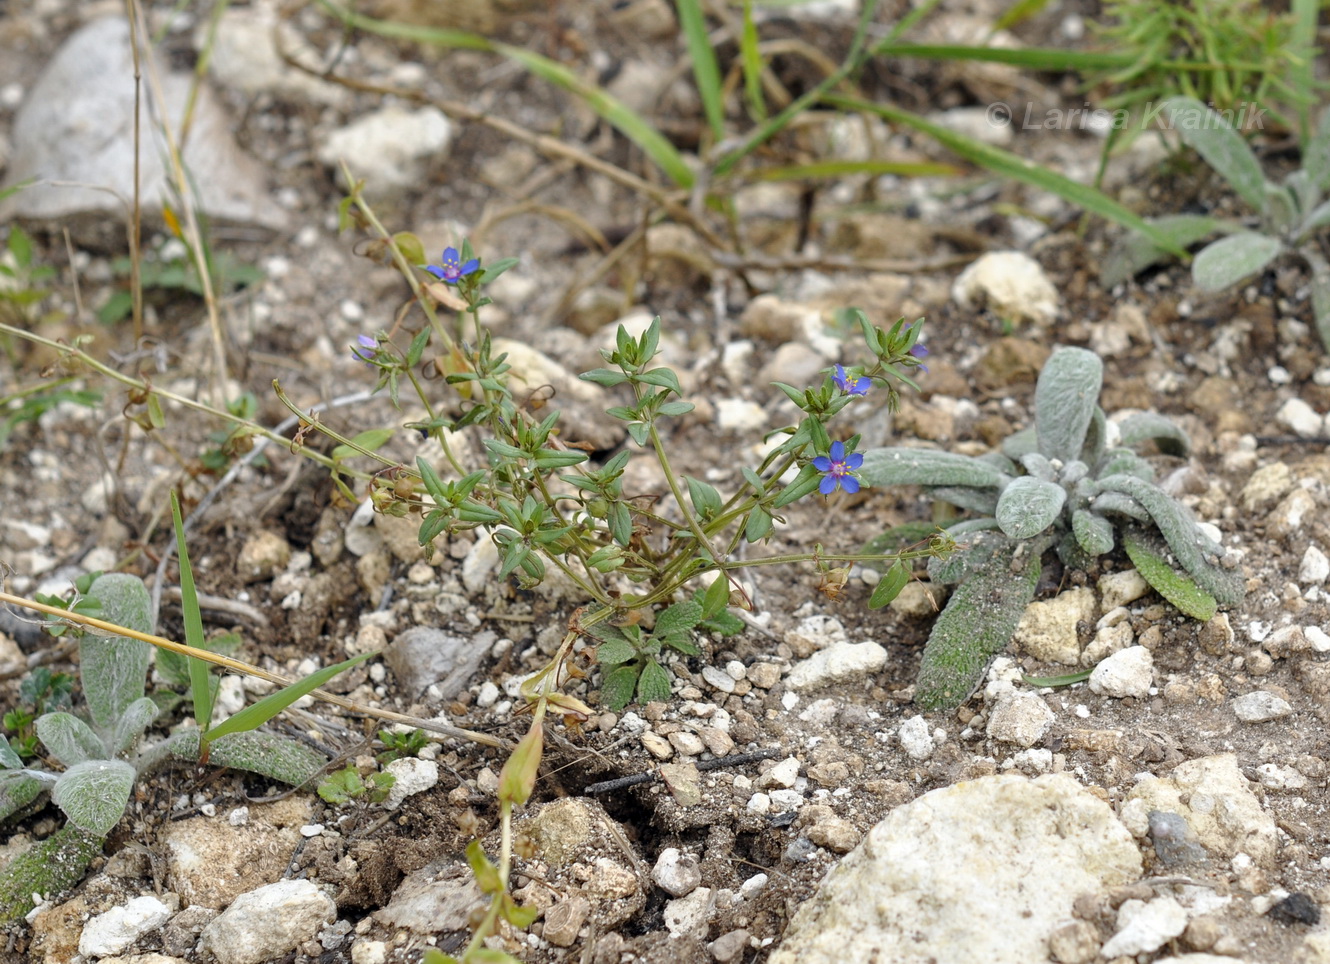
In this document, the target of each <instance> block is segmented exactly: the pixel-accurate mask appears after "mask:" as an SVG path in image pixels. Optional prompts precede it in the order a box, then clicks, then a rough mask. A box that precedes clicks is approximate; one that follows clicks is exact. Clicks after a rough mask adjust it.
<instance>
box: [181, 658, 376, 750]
mask: <svg viewBox="0 0 1330 964" xmlns="http://www.w3.org/2000/svg"><path fill="white" fill-rule="evenodd" d="M378 655H379V654H378V652H377V651H375V652H370V653H361V654H360V655H359V656H353V657H351V659H348V660H343V661H342V662H340V663H334V664H333V665H332V666H325V667H324V668H323V669H321V670H318V671H316V672H313V673H310V674H309V675H308V676H306V677H305V678H304V679H302V680H298V681H297V682H295V683H292V684H291V685H290V686H284V687H282V688H281V689H279V690H278V691H277V692H275V693H270V694H268V695H267V696H265V697H264V698H263V699H261V700H259V701H258V702H257V703H254V704H252V705H250V706H247V707H245V708H244V709H243V710H241V711H240V712H239V713H236V714H235V715H234V716H232V717H230V718H229V719H227V720H225V721H223V722H222V723H220V724H218V725H217V726H215V727H213V728H212V729H211V730H208V731H207V733H206V734H205V739H206V740H207V741H208V742H209V743H212V742H213V741H215V740H218V739H220V738H221V737H223V736H226V735H227V734H229V733H242V732H245V731H247V730H254V729H257V728H258V727H260V726H262V725H263V724H264V723H267V722H268V721H269V720H271V719H272V718H273V717H274V716H276V715H277V714H278V713H280V712H282V710H284V709H286V708H287V707H288V706H290V705H291V704H292V703H294V702H295V701H296V700H298V699H300V698H301V697H302V696H305V695H306V694H307V693H309V691H310V690H314V689H318V688H319V687H320V686H322V685H323V684H324V683H326V682H328V680H330V679H332V678H333V677H334V676H336V675H338V674H339V673H344V672H346V671H347V670H348V669H350V668H351V667H353V666H357V665H359V664H360V663H363V662H365V660H367V659H373V658H374V657H375V656H378Z"/></svg>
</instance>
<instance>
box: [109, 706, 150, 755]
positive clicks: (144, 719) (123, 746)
mask: <svg viewBox="0 0 1330 964" xmlns="http://www.w3.org/2000/svg"><path fill="white" fill-rule="evenodd" d="M158 712H159V710H158V707H157V704H156V703H154V702H153V701H152V700H151V699H149V698H148V697H146V696H145V697H143V699H141V700H135V701H134V702H133V703H130V704H129V706H127V707H125V712H124V715H122V716H121V717H120V719H119V720H117V721H116V724H115V735H114V736H112V738H111V752H112V753H124V752H126V751H128V750H129V749H130V748H131V747H133V746H134V744H135V743H137V742H138V741H139V738H140V737H141V736H143V731H144V730H146V729H147V728H148V724H150V723H151V722H152V721H153V720H155V719H157V714H158Z"/></svg>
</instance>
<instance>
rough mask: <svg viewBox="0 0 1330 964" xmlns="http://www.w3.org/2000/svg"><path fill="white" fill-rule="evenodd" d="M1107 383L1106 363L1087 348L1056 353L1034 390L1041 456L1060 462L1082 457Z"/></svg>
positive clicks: (1063, 349)
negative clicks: (1091, 424)
mask: <svg viewBox="0 0 1330 964" xmlns="http://www.w3.org/2000/svg"><path fill="white" fill-rule="evenodd" d="M1103 383H1104V363H1103V362H1101V361H1100V360H1099V356H1098V355H1096V354H1095V353H1094V352H1092V351H1086V350H1085V349H1084V348H1058V349H1056V350H1054V352H1053V354H1052V355H1050V356H1049V358H1048V361H1047V362H1045V363H1044V370H1043V371H1041V372H1040V373H1039V381H1037V382H1036V383H1035V387H1034V422H1035V431H1036V432H1037V433H1038V436H1039V452H1040V454H1042V455H1044V456H1045V457H1047V458H1050V459H1057V460H1058V461H1060V462H1070V461H1071V460H1072V459H1074V458H1078V457H1079V456H1080V454H1081V448H1082V447H1083V446H1084V445H1085V437H1086V432H1087V430H1088V429H1089V427H1090V421H1091V420H1092V419H1093V418H1094V412H1095V409H1096V408H1097V407H1098V403H1099V389H1100V388H1101V387H1102V386H1103Z"/></svg>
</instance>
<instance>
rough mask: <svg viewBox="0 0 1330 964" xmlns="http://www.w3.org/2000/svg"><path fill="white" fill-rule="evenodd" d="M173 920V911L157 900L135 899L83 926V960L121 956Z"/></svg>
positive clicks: (81, 943)
mask: <svg viewBox="0 0 1330 964" xmlns="http://www.w3.org/2000/svg"><path fill="white" fill-rule="evenodd" d="M170 919H171V908H169V907H167V906H166V905H165V904H163V903H162V902H161V901H160V900H158V899H157V898H156V897H152V896H148V897H135V898H134V899H133V900H131V901H130V902H129V903H127V904H125V905H123V906H121V907H112V908H111V909H110V910H108V911H107V912H106V913H104V914H98V915H97V916H96V917H94V918H92V920H90V921H88V922H87V923H86V924H84V925H83V933H82V934H81V935H80V936H79V953H80V954H82V955H83V956H84V957H108V956H110V955H111V954H119V953H120V952H121V951H123V950H125V949H126V948H127V947H129V946H130V945H131V944H133V943H134V942H135V941H136V940H138V939H139V938H140V937H142V936H143V935H144V934H150V933H152V932H153V931H155V930H157V928H159V927H161V926H162V925H163V924H165V923H166V922H167V921H168V920H170Z"/></svg>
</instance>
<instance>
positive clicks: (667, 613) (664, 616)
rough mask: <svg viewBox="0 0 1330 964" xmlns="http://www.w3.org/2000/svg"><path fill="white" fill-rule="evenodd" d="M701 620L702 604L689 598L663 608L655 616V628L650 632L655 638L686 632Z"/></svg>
mask: <svg viewBox="0 0 1330 964" xmlns="http://www.w3.org/2000/svg"><path fill="white" fill-rule="evenodd" d="M701 621H702V605H701V604H700V603H697V602H694V601H693V600H691V599H685V600H684V601H683V602H677V603H675V604H674V605H673V606H670V607H669V608H668V609H664V610H662V611H661V613H660V614H659V615H658V616H656V629H655V632H654V633H653V634H652V635H654V636H655V637H656V638H657V639H664V638H665V637H666V636H674V635H676V634H678V633H686V632H688V631H689V630H691V629H692V628H693V627H695V626H696V625H697V624H698V623H700V622H701Z"/></svg>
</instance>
